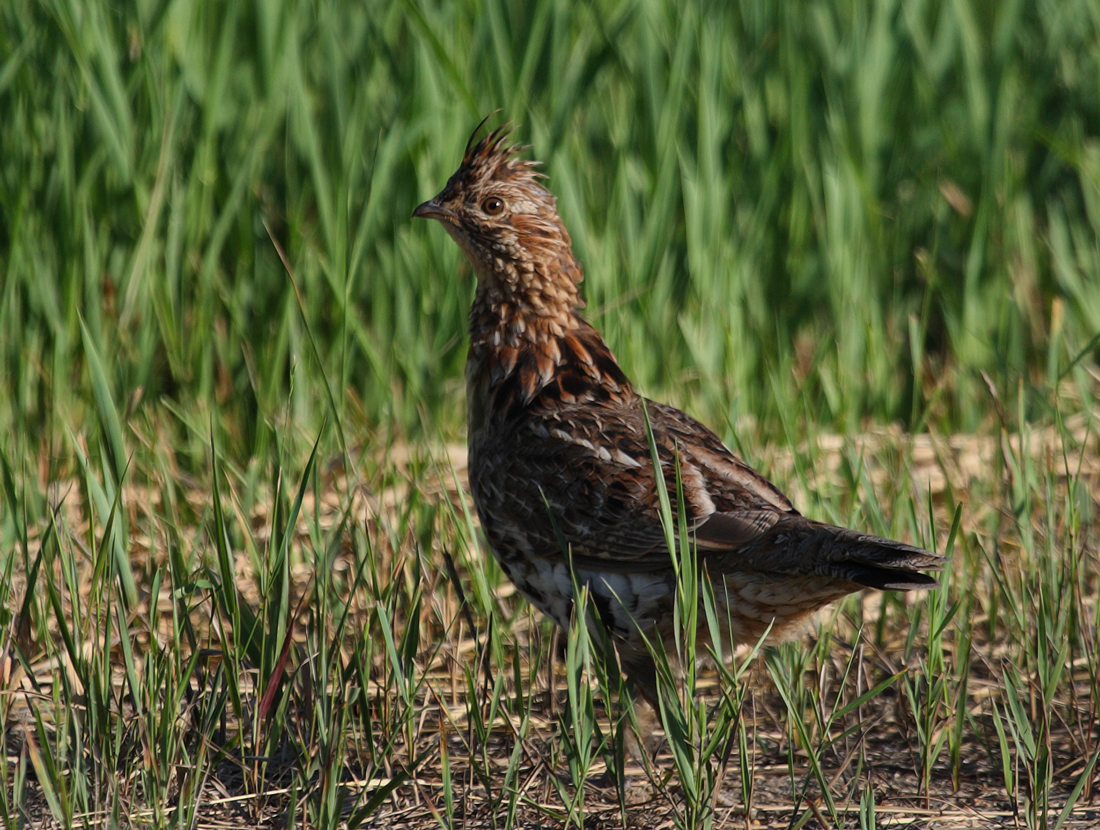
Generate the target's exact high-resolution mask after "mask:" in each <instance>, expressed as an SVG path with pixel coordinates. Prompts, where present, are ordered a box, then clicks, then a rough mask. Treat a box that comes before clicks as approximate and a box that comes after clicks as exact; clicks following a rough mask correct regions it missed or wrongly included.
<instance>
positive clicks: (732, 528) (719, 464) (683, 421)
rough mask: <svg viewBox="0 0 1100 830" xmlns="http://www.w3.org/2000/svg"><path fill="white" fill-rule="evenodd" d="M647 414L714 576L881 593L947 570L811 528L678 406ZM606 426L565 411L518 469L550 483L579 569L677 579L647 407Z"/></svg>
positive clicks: (665, 470)
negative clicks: (799, 580)
mask: <svg viewBox="0 0 1100 830" xmlns="http://www.w3.org/2000/svg"><path fill="white" fill-rule="evenodd" d="M646 405H647V408H648V412H649V418H650V423H651V425H652V429H653V436H654V439H655V442H656V444H657V448H658V455H659V457H660V460H661V468H662V474H663V478H664V480H665V486H666V488H667V490H668V493H669V499H670V502H671V504H672V508H673V513H674V515H675V513H676V501H677V498H676V479H677V472H679V476H680V482H681V487H682V490H683V495H684V506H685V513H686V515H685V519H686V524H687V527H688V529H689V531H690V533H691V536H692V538H693V541H694V543H695V545H696V549H697V551H698V553H699V556H700V558H701V560H702V562H703V563H704V565H705V567H706V568H707V569H708V570H709V571H710V573H711V574H712V575H714V574H717V573H725V572H733V571H744V570H760V571H768V572H773V573H786V574H801V575H816V576H827V577H831V578H837V579H845V580H848V581H852V582H856V583H858V584H863V585H868V586H871V587H880V588H887V587H888V588H896V589H905V588H914V587H924V586H927V585H934V584H935V580H934V579H932V578H931V577H926V576H924V575H922V574H917V573H914V571H916V570H920V569H930V568H937V567H938V566H939V565H940V564H941V562H942V558H941V557H939V556H938V555H936V554H932V553H929V552H927V551H924V550H921V549H920V548H914V547H912V546H909V545H903V544H901V543H899V542H893V541H891V540H888V539H880V538H878V537H874V536H868V535H866V534H859V533H856V532H855V531H851V530H846V529H843V528H838V527H833V526H831V525H826V524H822V523H820V522H814V521H811V520H809V519H806V518H804V517H803V516H801V515H800V514H799V513H798V511H796V510H795V509H794V507H793V506H792V505H791V503H790V501H789V500H788V499H787V498H786V496H784V495H783V493H782V492H780V491H779V489H778V488H776V487H775V486H774V485H773V484H771V482H769V481H768V480H767V479H765V478H764V477H763V476H761V475H760V474H759V473H757V472H756V471H755V470H753V469H752V468H751V467H749V466H748V465H747V464H745V463H744V462H743V461H741V460H740V459H739V458H737V456H735V455H734V454H733V452H731V451H730V450H729V448H728V447H726V446H725V445H724V444H723V443H722V442H721V440H719V439H718V437H717V436H716V435H715V434H714V433H713V432H711V431H710V430H709V429H707V428H706V427H704V426H703V425H702V424H699V423H698V422H697V421H695V420H693V419H692V418H690V417H689V416H688V415H686V414H684V413H683V412H680V411H679V410H676V409H673V408H672V407H668V406H664V405H662V404H655V403H652V402H646ZM602 416H603V417H600V418H596V419H592V418H590V417H583V418H582V417H576V418H574V417H571V413H570V412H569V411H568V409H567V408H566V409H559V410H556V411H555V412H554V413H553V415H552V417H551V418H550V419H549V420H548V421H540V422H539V423H538V424H537V426H536V428H537V429H538V430H539V433H540V440H537V441H524V442H522V446H523V447H524V449H523V450H522V452H523V454H524V456H525V457H524V458H523V460H522V463H521V464H520V465H519V467H520V468H521V469H523V470H526V471H527V474H529V475H530V474H532V473H533V475H531V479H533V480H536V481H539V482H540V485H541V486H540V496H541V498H542V501H543V504H542V505H541V508H542V509H543V510H544V511H545V512H546V513H547V514H549V515H551V516H553V522H552V524H553V533H554V536H555V537H556V539H557V541H558V542H559V543H560V542H565V543H566V544H567V545H568V547H569V548H570V552H571V555H572V556H573V560H574V563H575V565H577V566H579V567H581V568H586V569H596V570H602V571H620V570H621V571H638V570H643V569H648V568H652V569H654V570H658V569H663V568H667V567H668V566H669V552H668V548H667V544H666V537H665V532H664V528H663V526H662V524H661V519H660V496H659V492H658V484H657V479H656V477H655V476H654V471H653V462H652V456H651V453H650V448H649V441H648V438H647V435H646V430H645V415H644V414H643V413H642V411H641V407H640V405H639V406H638V407H637V408H636V409H631V408H626V407H619V408H616V409H609V410H607V411H605V412H603V413H602ZM551 471H555V472H556V474H552V472H551ZM515 486H516V487H517V488H518V487H520V486H521V484H520V482H518V481H517V482H515ZM530 520H531V521H536V522H537V517H536V516H533V515H532V516H530Z"/></svg>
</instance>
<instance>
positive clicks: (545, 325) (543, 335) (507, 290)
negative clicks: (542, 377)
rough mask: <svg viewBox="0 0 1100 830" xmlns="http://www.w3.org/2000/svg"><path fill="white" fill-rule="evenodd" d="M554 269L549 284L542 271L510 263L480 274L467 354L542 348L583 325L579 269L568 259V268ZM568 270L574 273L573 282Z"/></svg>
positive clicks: (472, 310) (570, 258)
mask: <svg viewBox="0 0 1100 830" xmlns="http://www.w3.org/2000/svg"><path fill="white" fill-rule="evenodd" d="M553 268H554V269H555V270H556V271H557V273H556V274H555V278H553V279H547V277H546V276H545V275H544V274H542V273H540V272H541V271H542V270H543V267H539V266H537V265H536V266H533V267H528V268H524V267H522V266H516V265H513V264H510V263H509V264H506V265H504V266H503V267H501V268H499V269H494V271H493V272H491V273H487V274H482V273H479V274H478V283H477V294H476V295H475V296H474V302H473V305H472V306H471V308H470V348H471V351H473V350H477V349H487V350H489V351H493V350H498V349H501V348H504V349H509V350H526V349H530V348H541V347H543V346H545V344H547V343H549V342H550V341H554V340H560V339H561V338H562V337H564V336H565V335H566V334H567V333H568V332H571V331H575V330H577V329H578V328H580V327H582V326H586V325H587V323H585V321H584V318H583V317H581V315H580V310H581V309H582V308H584V301H583V300H582V299H581V296H580V292H579V291H578V289H577V283H578V282H580V268H579V267H578V266H577V264H576V262H575V261H574V260H573V259H572V256H570V257H569V262H568V264H566V263H562V262H555V263H554V264H553ZM567 269H568V270H567ZM568 271H575V272H576V276H575V278H574V277H572V275H571V274H569V273H568ZM563 272H564V273H563ZM563 277H564V278H563Z"/></svg>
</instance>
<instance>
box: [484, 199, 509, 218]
mask: <svg viewBox="0 0 1100 830" xmlns="http://www.w3.org/2000/svg"><path fill="white" fill-rule="evenodd" d="M481 209H482V210H483V211H485V212H486V213H488V214H489V215H490V216H496V215H497V214H498V213H500V212H501V211H502V210H504V202H502V201H501V200H500V199H498V198H497V197H496V196H490V197H489V198H488V199H486V200H485V201H484V202H482V203H481Z"/></svg>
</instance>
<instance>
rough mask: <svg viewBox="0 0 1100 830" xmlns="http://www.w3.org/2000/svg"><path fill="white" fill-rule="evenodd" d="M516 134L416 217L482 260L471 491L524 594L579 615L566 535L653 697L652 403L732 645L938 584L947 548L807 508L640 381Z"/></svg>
mask: <svg viewBox="0 0 1100 830" xmlns="http://www.w3.org/2000/svg"><path fill="white" fill-rule="evenodd" d="M508 132H509V127H508V126H507V125H506V126H504V127H501V128H499V129H497V130H495V131H493V132H491V133H489V134H488V135H487V136H485V137H484V138H482V139H481V140H480V141H477V142H476V143H475V142H474V138H475V137H476V135H477V131H475V133H474V136H471V138H470V142H469V143H468V144H467V146H466V153H465V156H464V157H463V159H462V165H461V166H460V167H459V169H458V171H457V172H456V173H455V174H454V175H453V176H451V179H450V181H448V182H447V186H446V187H445V188H443V190H442V192H440V193H439V195H438V196H436V197H435V198H434V199H431V200H430V201H427V202H425V203H424V204H422V205H420V206H419V207H418V208H417V209H416V211H415V212H414V214H413V215H414V216H422V217H430V218H432V219H437V220H439V221H440V222H441V223H442V224H443V227H444V228H445V229H446V230H447V232H448V233H449V234H450V235H451V237H452V238H453V239H454V240H455V241H456V242H457V243H458V244H459V246H460V247H461V248H462V250H463V252H464V253H465V255H466V257H467V258H468V259H469V261H470V263H471V265H472V266H473V268H474V271H475V272H476V274H477V294H476V296H475V298H474V303H473V307H472V309H471V311H470V351H469V357H468V359H467V363H466V395H467V402H468V408H469V419H468V426H469V449H470V454H469V473H470V488H471V490H472V492H473V498H474V504H475V505H476V507H477V512H478V516H479V517H480V519H481V525H482V528H483V529H484V531H485V535H486V538H487V539H488V542H489V546H490V548H492V550H493V553H494V554H495V555H496V557H497V558H498V559H499V560H500V564H501V566H502V567H503V569H504V571H505V572H506V573H507V574H508V576H509V578H511V580H512V581H513V582H514V583H515V584H516V587H517V588H518V589H519V591H520V592H521V593H522V594H523V595H524V596H526V597H527V598H528V599H529V600H530V601H531V602H532V603H534V604H535V606H536V607H538V608H539V609H540V610H541V611H542V612H543V613H545V614H548V615H549V616H551V617H552V618H553V619H554V620H555V621H556V622H557V623H558V624H559V625H561V626H563V627H565V626H567V625H568V622H569V616H570V613H571V610H572V579H571V576H570V572H569V564H568V560H567V557H566V555H565V553H564V552H563V551H562V545H561V539H564V541H565V542H566V543H568V545H569V548H570V552H571V555H572V561H573V567H574V568H575V571H576V575H577V577H578V578H579V579H580V580H581V581H582V582H585V583H587V584H588V585H589V586H590V591H591V595H592V597H593V599H594V602H595V606H596V609H597V611H598V612H599V616H600V618H601V620H602V621H603V622H604V623H605V624H606V625H607V626H608V628H609V629H610V631H611V632H612V634H613V635H614V638H615V642H616V646H617V648H618V651H619V655H620V660H621V663H622V665H623V668H624V671H625V672H626V673H627V675H628V676H629V677H630V678H631V680H632V681H633V682H634V683H635V684H636V685H637V687H638V688H639V690H640V691H641V692H642V693H643V694H644V695H645V696H646V697H647V698H649V699H650V700H651V701H655V700H656V685H655V678H654V669H653V662H652V660H651V659H650V657H649V654H648V651H647V649H646V646H645V643H644V641H643V638H642V637H641V636H640V634H639V628H640V629H641V630H642V631H645V632H646V633H647V634H649V633H651V632H653V631H656V632H657V633H658V634H659V635H660V636H661V637H662V638H664V639H666V640H667V639H668V638H669V637H671V635H672V632H673V623H672V614H673V597H674V594H675V577H674V575H673V570H672V561H671V557H670V555H669V551H668V549H667V547H666V544H665V535H664V532H663V530H662V527H661V520H660V514H659V508H658V504H659V502H658V498H659V497H658V491H657V486H656V480H655V478H654V473H653V466H652V463H651V460H650V458H651V457H650V452H649V445H648V442H647V438H646V428H645V414H644V412H643V408H647V409H648V412H649V418H650V421H651V422H652V427H653V433H654V437H655V439H656V443H657V446H658V450H659V455H660V458H661V464H662V472H663V474H664V477H665V479H666V483H667V485H668V488H669V491H670V492H675V465H676V460H677V459H678V460H679V464H680V470H681V477H682V481H683V489H684V502H685V508H686V511H687V517H686V518H687V524H688V526H689V527H690V528H691V530H692V531H693V535H694V539H695V542H696V544H697V546H698V551H699V557H700V561H701V563H702V564H703V566H704V567H705V569H706V572H707V573H708V574H709V575H710V577H711V579H713V580H714V581H715V594H716V597H717V600H718V602H719V603H720V605H721V607H720V609H719V613H720V618H722V619H725V618H726V612H727V611H728V619H729V620H731V626H732V627H731V630H730V632H729V637H730V641H731V642H732V643H734V644H736V643H744V642H755V640H756V639H757V638H759V637H760V636H761V635H762V634H763V632H764V631H765V630H766V629H767V627H768V626H769V625H772V626H773V629H772V631H773V636H782V635H783V633H784V632H788V633H790V632H792V631H793V632H797V631H798V630H799V625H798V624H799V622H800V621H802V620H804V619H805V618H806V617H808V616H809V615H810V614H812V613H813V612H814V611H816V610H817V609H819V608H820V607H821V606H823V605H825V604H827V603H829V602H831V601H833V600H835V599H838V598H840V597H842V596H844V595H845V594H848V593H851V592H853V591H858V590H860V589H861V588H864V587H871V588H881V589H892V590H909V589H914V588H926V587H929V586H933V585H935V584H936V581H935V580H934V579H932V578H931V577H929V576H926V575H924V574H921V573H919V571H920V570H924V569H936V568H938V567H939V566H940V565H941V564H942V557H940V556H939V555H937V554H934V553H929V552H928V551H925V550H921V549H920V548H915V547H911V546H909V545H904V544H901V543H899V542H894V541H891V540H889V539H880V538H877V537H874V536H868V535H866V534H863V533H858V532H856V531H854V530H847V529H844V528H839V527H833V526H831V525H827V524H822V523H820V522H815V521H813V520H811V519H807V518H804V517H803V516H802V515H800V514H799V513H798V511H797V510H795V509H794V507H793V506H792V505H791V503H790V502H789V501H788V500H787V498H786V496H784V495H783V494H782V493H781V492H780V491H779V490H778V489H777V488H776V487H775V486H774V485H772V484H771V483H770V482H768V481H767V480H766V479H765V478H763V477H762V476H761V475H760V474H759V473H757V472H756V471H755V470H753V469H752V468H750V467H749V466H748V465H746V464H745V463H744V462H743V461H741V460H740V459H739V458H737V457H736V456H735V455H734V454H733V453H732V452H731V451H730V450H729V449H728V448H727V447H726V446H725V445H724V444H723V443H722V442H721V441H720V440H719V439H718V437H717V436H716V435H715V434H714V433H713V432H711V431H710V430H709V429H707V428H706V427H705V426H703V425H702V424H700V423H698V422H697V421H695V420H694V419H693V418H691V417H690V416H688V415H685V414H684V413H683V412H680V411H679V410H677V409H674V408H672V407H670V406H665V405H663V404H659V403H654V402H652V401H648V400H646V399H645V398H643V397H641V396H640V395H639V394H638V393H637V392H635V390H634V387H633V385H632V384H631V383H630V381H629V380H628V379H627V377H626V375H625V374H624V373H623V370H622V369H621V368H620V367H619V364H618V363H617V362H616V360H615V357H614V356H613V355H612V354H611V351H610V349H608V347H607V344H606V343H604V341H603V338H602V337H600V335H599V333H598V332H597V331H596V330H595V329H594V328H592V326H590V325H589V324H588V323H587V322H586V321H585V320H584V318H583V317H582V316H581V314H580V309H581V308H582V307H583V305H584V304H583V301H582V300H581V298H580V294H579V292H578V289H577V284H578V283H579V282H580V281H581V279H582V273H581V269H580V266H579V265H578V264H577V261H576V259H575V258H574V257H573V251H572V246H571V243H570V239H569V234H568V232H567V231H566V230H565V226H564V225H563V224H562V222H561V219H560V218H559V217H558V213H557V208H556V204H555V200H554V197H553V196H552V195H551V194H550V193H549V192H548V191H547V190H546V189H545V188H544V187H543V186H542V183H541V179H542V176H541V175H540V174H539V173H538V172H537V171H536V170H535V167H534V163H533V162H526V161H521V160H519V159H518V158H517V153H518V150H517V148H515V147H512V146H508V145H506V144H505V139H506V138H507V135H508ZM548 508H549V509H548ZM559 534H560V537H559ZM669 653H673V652H672V651H671V650H670V651H669Z"/></svg>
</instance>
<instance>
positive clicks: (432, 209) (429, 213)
mask: <svg viewBox="0 0 1100 830" xmlns="http://www.w3.org/2000/svg"><path fill="white" fill-rule="evenodd" d="M417 217H419V218H421V219H438V220H439V221H440V222H450V223H451V224H452V225H457V224H458V217H457V216H455V214H454V211H452V210H450V209H448V208H445V207H443V205H441V204H439V202H437V201H436V200H435V199H429V200H428V201H426V202H424V204H422V205H420V206H419V207H417V209H416V210H414V211H413V218H414V219H416V218H417Z"/></svg>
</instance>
